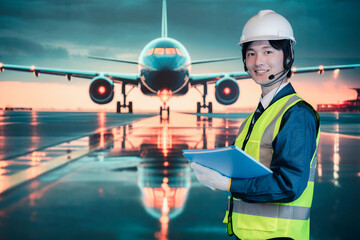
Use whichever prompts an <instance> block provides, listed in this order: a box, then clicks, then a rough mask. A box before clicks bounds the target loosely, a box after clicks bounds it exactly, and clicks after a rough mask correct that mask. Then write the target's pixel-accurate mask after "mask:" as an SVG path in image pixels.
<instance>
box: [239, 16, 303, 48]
mask: <svg viewBox="0 0 360 240" xmlns="http://www.w3.org/2000/svg"><path fill="white" fill-rule="evenodd" d="M281 39H289V40H290V42H291V45H295V43H296V41H295V38H294V33H293V30H292V27H291V25H290V23H289V22H288V21H287V20H286V19H285V18H284V17H283V16H281V15H279V14H277V13H276V12H274V11H272V10H262V11H260V12H259V13H258V14H256V15H255V16H253V17H252V18H250V19H249V21H248V22H247V23H246V24H245V26H244V28H243V31H242V35H241V38H240V42H239V45H241V46H242V44H243V43H246V42H251V41H257V40H281Z"/></svg>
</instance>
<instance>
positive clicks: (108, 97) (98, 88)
mask: <svg viewBox="0 0 360 240" xmlns="http://www.w3.org/2000/svg"><path fill="white" fill-rule="evenodd" d="M89 93H90V97H91V100H93V101H94V102H95V103H98V104H106V103H109V102H111V101H112V100H113V98H114V83H113V81H112V80H111V79H109V78H107V77H104V76H98V77H95V78H94V79H93V80H92V81H91V84H90V89H89Z"/></svg>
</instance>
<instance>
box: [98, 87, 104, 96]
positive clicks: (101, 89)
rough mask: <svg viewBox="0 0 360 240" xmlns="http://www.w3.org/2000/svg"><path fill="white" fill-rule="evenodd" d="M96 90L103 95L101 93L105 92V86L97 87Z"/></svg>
mask: <svg viewBox="0 0 360 240" xmlns="http://www.w3.org/2000/svg"><path fill="white" fill-rule="evenodd" d="M98 92H99V93H100V94H101V95H103V94H104V93H105V92H106V88H105V87H104V86H100V87H99V88H98Z"/></svg>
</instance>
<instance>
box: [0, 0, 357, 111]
mask: <svg viewBox="0 0 360 240" xmlns="http://www.w3.org/2000/svg"><path fill="white" fill-rule="evenodd" d="M90 58H93V59H99V60H106V61H115V62H122V63H129V64H137V65H138V67H139V72H138V73H137V74H127V73H108V72H97V71H82V70H69V69H56V68H42V67H35V66H20V65H9V64H2V63H0V70H1V71H4V69H8V70H16V71H25V72H33V73H34V75H35V76H36V77H38V76H39V74H40V73H45V74H52V75H62V76H66V78H67V79H68V80H69V81H70V80H71V78H72V77H78V78H87V79H91V83H90V88H89V94H90V97H91V99H92V100H93V101H94V102H95V103H98V104H107V103H109V102H111V101H112V100H113V98H114V83H121V84H122V90H121V94H122V95H123V104H121V102H120V101H118V102H117V107H116V108H117V109H116V111H117V112H119V113H120V112H121V108H127V109H128V112H129V113H132V112H133V104H132V102H129V103H128V104H127V102H126V96H127V95H128V94H129V92H130V91H131V90H132V89H131V90H130V91H128V92H127V93H126V91H125V90H126V89H125V88H126V85H130V86H132V87H133V88H134V87H140V90H141V92H142V93H143V94H145V95H149V96H158V97H159V98H160V101H161V102H162V103H163V106H160V116H162V112H163V111H164V110H165V111H167V114H168V116H169V112H170V108H169V107H168V106H166V103H167V102H168V101H169V99H170V98H171V96H182V95H185V94H186V93H187V92H188V91H189V88H190V87H197V86H201V85H202V86H203V87H204V90H203V93H202V98H203V102H202V104H201V103H200V102H197V113H199V112H201V108H207V109H208V112H209V113H212V111H213V109H212V102H209V103H208V104H206V95H207V84H212V83H215V97H216V101H218V102H219V103H220V104H223V105H230V104H233V103H235V102H236V100H237V99H238V97H239V95H240V88H239V85H238V83H237V81H236V80H241V79H249V78H250V76H249V75H248V73H247V72H228V73H212V74H191V66H192V65H194V64H202V63H211V62H220V61H228V60H234V59H239V58H240V57H232V58H217V59H207V60H200V61H191V58H190V55H189V53H188V51H187V50H186V48H185V47H184V46H183V45H182V44H181V43H180V42H178V41H177V40H175V39H173V38H169V37H168V36H167V10H166V0H163V6H162V26H161V37H160V38H156V39H154V40H152V41H151V42H149V43H148V44H147V45H146V46H145V47H144V48H143V50H142V51H141V53H140V56H139V59H138V61H135V60H128V59H111V58H103V57H94V56H93V57H90ZM356 67H360V64H352V65H337V66H322V65H320V66H319V67H306V68H295V67H294V68H293V69H292V71H293V73H295V74H297V73H306V72H318V73H319V74H322V73H323V72H324V71H327V70H334V69H346V68H356Z"/></svg>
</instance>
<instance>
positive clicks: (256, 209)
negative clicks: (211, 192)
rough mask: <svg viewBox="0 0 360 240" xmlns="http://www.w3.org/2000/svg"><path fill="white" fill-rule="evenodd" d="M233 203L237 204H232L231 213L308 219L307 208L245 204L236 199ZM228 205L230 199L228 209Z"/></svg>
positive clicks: (308, 211)
mask: <svg viewBox="0 0 360 240" xmlns="http://www.w3.org/2000/svg"><path fill="white" fill-rule="evenodd" d="M234 201H236V202H237V203H235V204H234V208H233V213H242V214H248V215H253V216H262V217H271V218H283V219H294V220H308V219H309V218H310V208H309V207H299V206H288V205H278V204H270V203H247V202H244V201H241V200H238V199H234ZM229 203H230V199H228V207H229V206H230V204H229ZM227 210H229V209H227Z"/></svg>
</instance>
